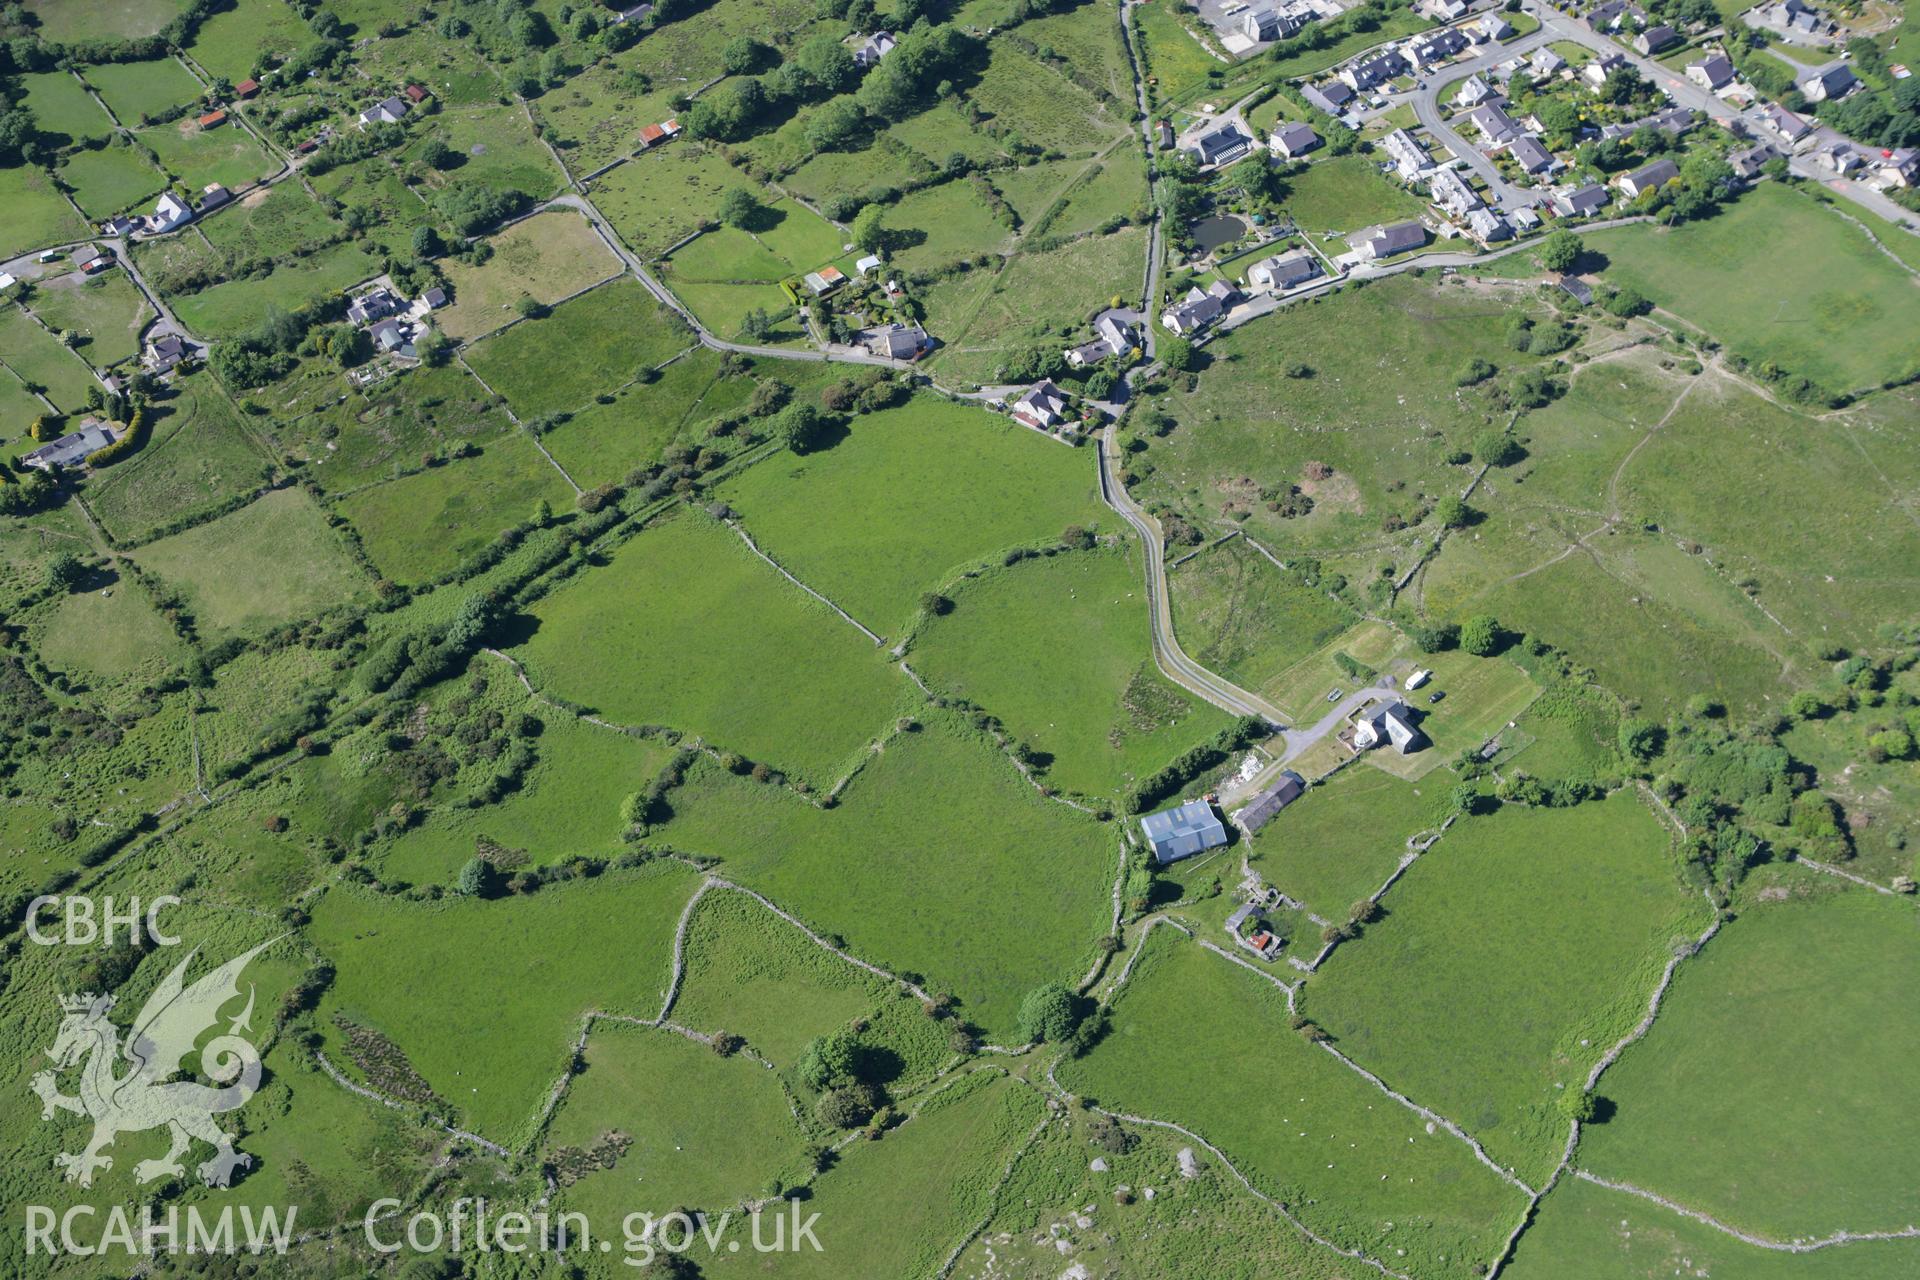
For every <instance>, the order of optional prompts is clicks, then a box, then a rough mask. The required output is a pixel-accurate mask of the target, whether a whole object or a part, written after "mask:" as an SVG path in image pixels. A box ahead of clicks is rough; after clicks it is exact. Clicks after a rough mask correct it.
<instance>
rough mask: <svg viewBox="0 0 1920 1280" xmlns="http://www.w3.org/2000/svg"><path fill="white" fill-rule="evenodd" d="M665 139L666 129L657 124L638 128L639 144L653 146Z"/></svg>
mask: <svg viewBox="0 0 1920 1280" xmlns="http://www.w3.org/2000/svg"><path fill="white" fill-rule="evenodd" d="M666 140H667V131H666V130H665V129H662V128H661V127H660V126H659V125H657V124H650V125H647V126H645V127H644V128H642V129H641V130H640V145H641V146H643V147H655V146H659V145H660V144H661V143H663V142H665V141H666Z"/></svg>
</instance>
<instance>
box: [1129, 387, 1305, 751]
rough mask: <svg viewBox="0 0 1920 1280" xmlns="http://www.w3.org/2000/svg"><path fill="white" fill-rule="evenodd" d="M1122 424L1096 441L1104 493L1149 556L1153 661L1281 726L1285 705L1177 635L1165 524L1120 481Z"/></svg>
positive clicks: (1234, 709) (1239, 710)
mask: <svg viewBox="0 0 1920 1280" xmlns="http://www.w3.org/2000/svg"><path fill="white" fill-rule="evenodd" d="M1116 432H1117V428H1116V427H1114V426H1113V425H1112V424H1109V425H1108V427H1107V429H1106V431H1105V433H1104V434H1103V435H1102V436H1101V437H1100V439H1098V440H1097V441H1095V444H1094V447H1095V448H1096V449H1097V450H1098V451H1099V464H1100V496H1101V498H1102V499H1103V500H1104V501H1105V502H1106V504H1107V505H1108V506H1110V507H1112V508H1113V509H1114V510H1115V511H1117V512H1119V513H1120V515H1121V518H1123V519H1124V520H1125V521H1126V522H1127V523H1128V524H1130V525H1132V526H1133V530H1134V532H1135V533H1137V534H1139V535H1140V542H1141V544H1142V545H1141V550H1142V552H1143V553H1144V559H1145V560H1146V565H1147V572H1146V584H1147V621H1148V628H1149V630H1150V632H1151V634H1152V637H1153V660H1154V663H1155V665H1157V666H1158V667H1159V668H1160V670H1161V672H1162V673H1163V674H1165V675H1166V677H1167V678H1168V679H1169V680H1172V681H1173V682H1174V683H1175V684H1177V685H1179V686H1180V687H1181V688H1183V689H1186V690H1187V691H1188V692H1190V693H1192V694H1194V695H1195V696H1197V697H1200V698H1204V699H1206V700H1207V701H1208V702H1211V703H1212V704H1213V705H1214V706H1216V707H1219V708H1220V709H1221V710H1223V711H1226V712H1228V713H1230V714H1232V715H1236V716H1256V717H1258V718H1259V719H1261V720H1264V721H1266V722H1267V723H1268V724H1270V725H1273V726H1274V727H1275V728H1282V727H1284V726H1285V725H1286V723H1287V718H1286V716H1284V715H1283V714H1281V712H1280V710H1279V708H1277V707H1275V706H1274V705H1273V704H1272V703H1270V702H1268V701H1267V700H1266V699H1265V698H1262V697H1260V695H1258V694H1255V693H1249V692H1248V691H1247V690H1245V689H1242V688H1240V687H1239V686H1238V685H1236V684H1234V683H1233V682H1232V681H1230V680H1227V679H1226V678H1224V677H1222V676H1217V675H1215V674H1214V673H1213V672H1211V671H1209V670H1207V669H1206V668H1205V667H1203V666H1201V665H1200V664H1199V663H1197V662H1195V661H1194V660H1193V659H1192V658H1189V657H1188V656H1187V654H1186V651H1185V650H1184V649H1182V648H1181V647H1180V641H1179V639H1178V638H1177V637H1176V636H1175V635H1174V633H1173V605H1172V603H1171V602H1170V601H1169V600H1168V598H1167V569H1166V557H1165V554H1164V552H1163V546H1164V542H1163V535H1162V533H1161V530H1160V524H1159V522H1158V521H1156V520H1155V519H1154V518H1153V517H1152V516H1150V515H1148V514H1147V513H1146V511H1145V510H1144V509H1142V508H1141V506H1140V504H1139V503H1137V502H1135V501H1134V500H1133V498H1132V497H1131V495H1129V494H1128V493H1127V490H1126V487H1125V486H1124V485H1122V484H1121V483H1120V476H1119V454H1118V450H1117V449H1116V447H1115V445H1114V437H1115V434H1116Z"/></svg>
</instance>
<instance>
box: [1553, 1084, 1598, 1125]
mask: <svg viewBox="0 0 1920 1280" xmlns="http://www.w3.org/2000/svg"><path fill="white" fill-rule="evenodd" d="M1556 1105H1557V1106H1558V1107H1559V1108H1560V1114H1561V1115H1563V1116H1565V1117H1566V1118H1567V1119H1569V1120H1577V1121H1579V1122H1580V1123H1581V1124H1585V1123H1586V1122H1587V1121H1589V1120H1591V1119H1593V1115H1594V1111H1595V1107H1594V1102H1593V1095H1592V1094H1591V1093H1588V1092H1587V1091H1586V1090H1585V1089H1564V1090H1562V1091H1561V1093H1560V1097H1559V1099H1558V1101H1557V1103H1556Z"/></svg>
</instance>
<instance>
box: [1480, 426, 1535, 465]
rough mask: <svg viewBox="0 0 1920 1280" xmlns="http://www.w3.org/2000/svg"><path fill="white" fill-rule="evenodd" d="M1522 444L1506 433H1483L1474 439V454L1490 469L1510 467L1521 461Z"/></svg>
mask: <svg viewBox="0 0 1920 1280" xmlns="http://www.w3.org/2000/svg"><path fill="white" fill-rule="evenodd" d="M1523 452H1524V451H1523V450H1522V449H1521V448H1520V442H1519V441H1518V440H1515V439H1514V438H1513V437H1512V436H1510V435H1508V434H1507V433H1506V432H1504V431H1483V432H1481V433H1480V434H1479V435H1477V436H1475V437H1474V438H1473V453H1474V456H1475V457H1477V458H1479V459H1480V461H1482V462H1484V463H1486V464H1487V465H1488V466H1490V467H1510V466H1512V465H1513V464H1514V463H1516V462H1518V461H1520V458H1521V455H1522V453H1523Z"/></svg>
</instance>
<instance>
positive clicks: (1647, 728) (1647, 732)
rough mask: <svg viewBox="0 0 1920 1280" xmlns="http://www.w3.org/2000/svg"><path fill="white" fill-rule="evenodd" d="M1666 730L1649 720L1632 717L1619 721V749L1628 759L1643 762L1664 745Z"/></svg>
mask: <svg viewBox="0 0 1920 1280" xmlns="http://www.w3.org/2000/svg"><path fill="white" fill-rule="evenodd" d="M1666 742H1667V731H1666V730H1665V729H1663V728H1661V727H1660V726H1659V725H1658V724H1655V723H1654V722H1653V721H1651V720H1646V719H1642V718H1639V717H1634V718H1631V719H1627V720H1622V721H1621V722H1620V751H1621V753H1622V754H1623V755H1625V756H1626V757H1627V758H1628V759H1629V760H1634V761H1638V762H1639V763H1641V764H1645V763H1646V762H1647V761H1649V760H1652V759H1653V758H1654V757H1655V756H1657V755H1659V754H1660V751H1661V749H1662V748H1663V747H1665V746H1666Z"/></svg>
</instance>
